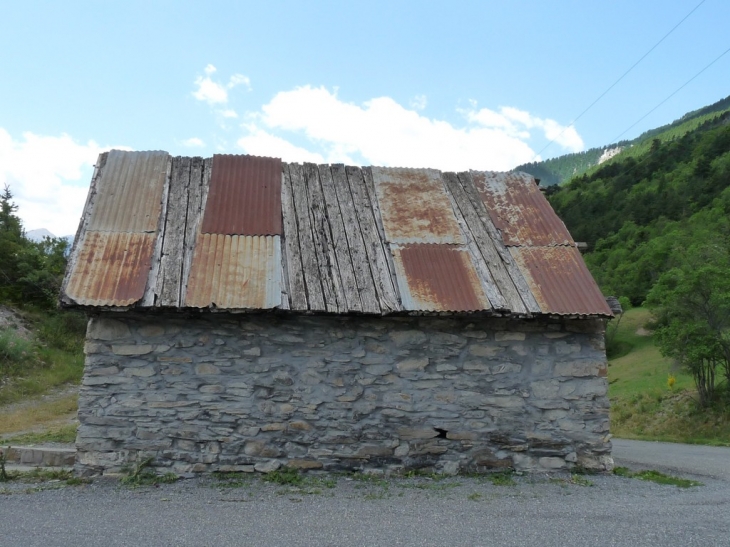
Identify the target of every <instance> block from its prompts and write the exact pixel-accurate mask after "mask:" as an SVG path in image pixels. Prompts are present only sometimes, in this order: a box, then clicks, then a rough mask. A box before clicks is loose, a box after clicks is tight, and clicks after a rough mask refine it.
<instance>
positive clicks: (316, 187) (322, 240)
mask: <svg viewBox="0 0 730 547" xmlns="http://www.w3.org/2000/svg"><path fill="white" fill-rule="evenodd" d="M304 181H305V183H306V185H307V197H308V199H309V212H310V218H311V220H312V234H313V236H314V249H315V251H316V253H317V264H318V265H319V273H320V276H321V277H320V279H321V280H322V293H323V295H324V303H325V306H326V307H327V311H328V312H332V313H342V312H345V311H347V306H346V304H345V295H344V293H343V291H342V281H341V279H340V272H339V269H338V267H337V258H336V257H335V249H334V244H333V241H332V233H331V231H330V225H329V221H328V219H327V214H326V211H325V202H324V195H323V194H322V187H321V185H320V182H319V169H317V166H316V165H315V164H313V163H305V164H304Z"/></svg>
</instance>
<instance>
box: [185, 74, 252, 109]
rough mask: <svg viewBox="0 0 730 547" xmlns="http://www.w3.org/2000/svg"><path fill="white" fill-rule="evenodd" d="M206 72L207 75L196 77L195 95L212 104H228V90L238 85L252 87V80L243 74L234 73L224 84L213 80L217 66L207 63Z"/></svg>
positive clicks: (200, 99)
mask: <svg viewBox="0 0 730 547" xmlns="http://www.w3.org/2000/svg"><path fill="white" fill-rule="evenodd" d="M204 72H205V76H198V77H197V78H196V79H195V82H194V84H195V86H196V89H195V91H193V97H195V98H196V99H198V100H199V101H204V102H206V103H208V104H209V105H211V106H214V105H224V104H226V103H227V102H228V91H229V90H231V89H233V88H234V87H236V86H239V85H244V86H246V88H247V89H249V90H250V89H251V80H249V78H248V77H247V76H244V75H243V74H234V75H233V76H231V77H230V78H229V79H228V83H227V84H224V83H221V82H217V81H214V80H213V78H212V76H213V74H215V73H216V72H217V69H216V68H215V66H213V65H210V64H209V65H207V66H206V67H205V69H204Z"/></svg>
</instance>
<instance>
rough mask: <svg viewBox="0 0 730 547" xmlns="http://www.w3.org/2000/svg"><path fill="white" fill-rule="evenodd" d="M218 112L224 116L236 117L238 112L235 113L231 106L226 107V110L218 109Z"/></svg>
mask: <svg viewBox="0 0 730 547" xmlns="http://www.w3.org/2000/svg"><path fill="white" fill-rule="evenodd" d="M219 113H220V115H221V116H223V117H224V118H238V114H237V113H236V111H235V110H233V109H231V108H228V109H226V110H220V111H219Z"/></svg>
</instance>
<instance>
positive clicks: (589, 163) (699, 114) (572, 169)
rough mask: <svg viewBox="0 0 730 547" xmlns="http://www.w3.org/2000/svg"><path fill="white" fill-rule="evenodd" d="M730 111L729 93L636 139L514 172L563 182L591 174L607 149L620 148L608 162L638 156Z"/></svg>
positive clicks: (552, 182) (544, 183)
mask: <svg viewBox="0 0 730 547" xmlns="http://www.w3.org/2000/svg"><path fill="white" fill-rule="evenodd" d="M729 110H730V96H728V97H725V98H724V99H721V100H719V101H717V102H716V103H714V104H711V105H708V106H705V107H703V108H700V109H698V110H694V111H692V112H688V113H687V114H685V115H684V116H682V117H681V118H679V119H677V120H675V121H673V122H672V123H669V124H666V125H662V126H661V127H657V128H655V129H650V130H649V131H646V132H644V133H642V134H641V135H639V136H638V137H636V138H635V139H631V140H624V141H619V142H617V143H615V144H609V145H606V146H602V147H599V148H591V149H590V150H586V151H585V152H577V153H575V154H565V155H563V156H558V157H557V158H550V159H548V160H544V161H539V162H531V163H525V164H523V165H518V166H517V167H515V168H514V171H524V172H526V173H530V174H531V175H532V176H534V177H536V178H538V179H540V184H541V185H542V186H552V185H555V184H561V183H563V182H566V181H568V180H570V179H571V178H573V177H575V176H580V175H582V174H584V173H591V172H592V171H593V170H595V169H596V168H598V167H597V166H599V162H600V161H601V158H602V157H603V158H604V159H605V154H606V151H609V152H610V151H613V150H615V149H616V148H619V149H620V152H619V153H618V154H617V155H615V156H613V158H612V159H610V160H608V163H612V162H615V161H620V160H623V159H625V158H626V157H629V156H633V157H638V156H641V155H643V154H645V153H646V152H647V151H648V150H649V148H650V146H651V142H652V141H653V140H654V139H659V140H660V141H667V140H672V139H676V138H679V137H681V136H682V135H684V134H685V133H687V132H689V131H692V130H694V129H696V128H697V127H698V126H699V125H701V124H702V123H704V122H706V121H709V120H711V119H712V118H714V117H716V116H717V115H718V114H720V113H723V112H727V111H729Z"/></svg>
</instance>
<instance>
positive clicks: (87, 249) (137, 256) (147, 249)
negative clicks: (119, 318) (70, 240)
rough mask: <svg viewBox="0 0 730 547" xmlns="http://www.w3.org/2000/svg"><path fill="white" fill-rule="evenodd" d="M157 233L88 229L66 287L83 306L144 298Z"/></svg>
mask: <svg viewBox="0 0 730 547" xmlns="http://www.w3.org/2000/svg"><path fill="white" fill-rule="evenodd" d="M156 237H157V236H156V234H130V233H120V234H115V233H109V232H86V236H85V237H84V241H83V242H82V244H81V249H80V251H79V255H78V258H77V260H76V262H75V263H74V266H73V268H74V269H73V272H72V273H71V276H70V277H69V283H68V285H67V287H66V295H67V296H68V297H69V298H71V299H72V300H74V301H75V302H77V303H78V304H81V305H83V306H130V305H132V304H134V303H135V302H137V301H138V300H139V299H141V298H142V295H143V294H144V290H145V286H146V284H147V276H148V275H149V272H150V264H151V261H152V252H153V248H154V244H155V238H156Z"/></svg>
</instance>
